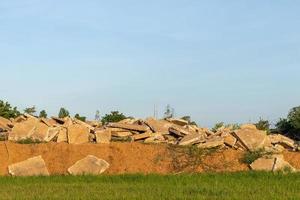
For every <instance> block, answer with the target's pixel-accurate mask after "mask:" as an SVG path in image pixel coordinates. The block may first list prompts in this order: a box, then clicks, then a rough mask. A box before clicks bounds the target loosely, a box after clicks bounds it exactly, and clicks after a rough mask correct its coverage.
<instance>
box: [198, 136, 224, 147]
mask: <svg viewBox="0 0 300 200" xmlns="http://www.w3.org/2000/svg"><path fill="white" fill-rule="evenodd" d="M222 146H224V140H223V139H222V138H212V139H210V140H207V141H206V142H205V143H201V144H199V145H198V147H199V148H201V149H211V148H215V147H222Z"/></svg>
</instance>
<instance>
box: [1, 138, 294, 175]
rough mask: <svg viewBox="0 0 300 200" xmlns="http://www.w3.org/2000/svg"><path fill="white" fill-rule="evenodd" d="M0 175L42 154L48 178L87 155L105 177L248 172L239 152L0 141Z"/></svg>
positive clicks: (289, 154)
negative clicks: (103, 164) (101, 164)
mask: <svg viewBox="0 0 300 200" xmlns="http://www.w3.org/2000/svg"><path fill="white" fill-rule="evenodd" d="M0 155H1V156H0V175H8V170H7V168H8V165H10V164H14V163H17V162H20V161H24V160H26V159H28V158H31V157H34V156H38V155H42V157H43V159H44V160H45V162H46V165H47V168H48V170H49V172H50V173H51V174H52V175H55V174H67V169H68V168H69V167H70V166H72V165H73V164H74V163H75V162H77V161H78V160H80V159H82V158H84V157H86V156H87V155H95V156H97V157H98V158H102V159H104V160H106V161H107V162H109V163H110V165H111V166H110V168H109V169H108V170H107V172H105V173H106V174H125V173H126V174H128V173H143V174H148V173H158V174H171V173H182V172H207V171H215V172H223V171H230V172H233V171H245V170H249V169H248V167H247V165H245V164H242V163H240V161H239V160H240V158H241V157H242V155H243V152H241V151H237V150H233V149H226V150H222V151H221V150H214V151H205V152H203V151H199V150H197V149H189V148H179V147H172V146H168V145H155V144H153V145H146V144H141V143H111V144H107V145H105V144H83V145H71V144H66V143H45V144H16V143H11V142H0ZM284 156H285V158H286V160H287V161H288V162H290V163H291V164H292V165H293V166H295V167H296V168H298V169H300V153H293V152H286V153H285V154H284Z"/></svg>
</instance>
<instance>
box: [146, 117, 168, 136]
mask: <svg viewBox="0 0 300 200" xmlns="http://www.w3.org/2000/svg"><path fill="white" fill-rule="evenodd" d="M145 124H146V125H147V126H149V127H150V129H151V130H152V131H153V132H157V133H162V134H169V128H170V127H171V126H172V124H171V123H170V122H168V121H165V120H156V119H154V118H147V119H146V120H145Z"/></svg>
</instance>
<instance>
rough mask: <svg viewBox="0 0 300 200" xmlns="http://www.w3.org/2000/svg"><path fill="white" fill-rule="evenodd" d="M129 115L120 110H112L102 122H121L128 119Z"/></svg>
mask: <svg viewBox="0 0 300 200" xmlns="http://www.w3.org/2000/svg"><path fill="white" fill-rule="evenodd" d="M126 118H127V117H126V116H125V115H124V114H123V113H119V111H112V112H111V113H110V114H106V115H105V116H104V117H103V118H102V120H101V122H102V124H107V123H110V122H119V121H122V120H123V119H126Z"/></svg>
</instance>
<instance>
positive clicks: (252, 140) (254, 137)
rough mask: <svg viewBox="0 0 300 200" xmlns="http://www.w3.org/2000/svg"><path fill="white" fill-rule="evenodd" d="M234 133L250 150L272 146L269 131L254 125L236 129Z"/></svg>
mask: <svg viewBox="0 0 300 200" xmlns="http://www.w3.org/2000/svg"><path fill="white" fill-rule="evenodd" d="M233 134H234V135H235V136H236V138H237V139H238V140H239V141H240V142H241V143H242V144H243V145H244V147H245V148H246V149H248V150H250V151H255V150H257V149H262V148H265V147H270V146H272V145H271V141H270V139H269V138H268V137H267V133H266V132H265V131H260V130H257V129H256V128H255V129H254V127H250V128H242V129H239V130H236V131H234V133H233Z"/></svg>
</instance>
